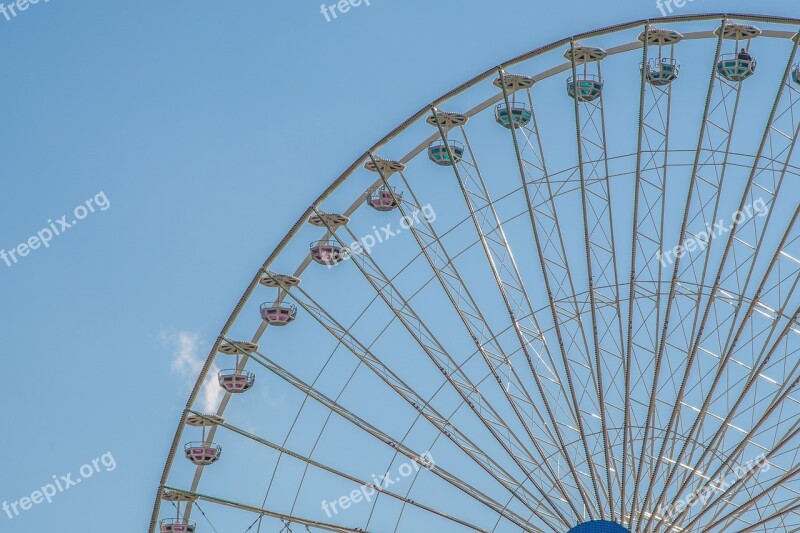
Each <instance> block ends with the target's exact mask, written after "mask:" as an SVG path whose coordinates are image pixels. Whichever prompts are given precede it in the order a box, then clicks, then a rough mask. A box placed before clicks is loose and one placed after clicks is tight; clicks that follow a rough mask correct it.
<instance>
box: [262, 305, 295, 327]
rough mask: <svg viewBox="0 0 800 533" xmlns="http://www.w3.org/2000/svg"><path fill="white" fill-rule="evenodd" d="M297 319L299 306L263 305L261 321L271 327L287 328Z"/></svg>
mask: <svg viewBox="0 0 800 533" xmlns="http://www.w3.org/2000/svg"><path fill="white" fill-rule="evenodd" d="M295 318H297V306H295V305H274V304H271V303H263V304H261V320H263V321H264V322H266V323H267V324H269V325H270V326H286V325H288V324H291V323H292V322H293V321H294V319H295Z"/></svg>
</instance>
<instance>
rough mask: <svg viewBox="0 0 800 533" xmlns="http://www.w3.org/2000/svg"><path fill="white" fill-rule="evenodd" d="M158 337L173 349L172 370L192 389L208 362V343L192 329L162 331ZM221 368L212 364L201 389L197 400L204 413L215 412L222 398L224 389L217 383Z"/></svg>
mask: <svg viewBox="0 0 800 533" xmlns="http://www.w3.org/2000/svg"><path fill="white" fill-rule="evenodd" d="M158 338H159V340H160V341H161V343H162V344H163V345H164V346H168V347H169V348H171V349H172V350H173V352H172V362H171V363H170V366H171V368H172V371H173V372H175V373H176V374H178V375H180V376H183V377H184V378H186V380H187V385H188V387H189V388H190V389H191V388H192V387H194V384H195V383H196V382H197V378H198V376H199V375H200V372H201V371H202V370H203V365H205V362H206V359H205V358H206V355H207V353H208V349H209V346H208V344H207V343H206V342H204V341H203V339H202V338H201V337H200V335H199V334H197V333H195V332H192V331H181V330H170V331H162V332H161V333H160V334H159V336H158ZM219 370H220V369H219V367H218V366H217V365H216V364H212V365H211V368H210V369H209V371H208V375H207V376H206V379H205V381H204V382H203V387H202V389H201V390H200V396H199V397H198V399H197V401H198V402H199V404H200V407H201V408H202V411H203V412H204V413H215V412H216V411H217V408H218V407H219V404H220V401H221V400H222V396H223V390H222V388H221V387H220V386H219V385H218V384H217V373H218V372H219Z"/></svg>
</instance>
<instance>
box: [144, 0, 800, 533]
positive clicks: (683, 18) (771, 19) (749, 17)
mask: <svg viewBox="0 0 800 533" xmlns="http://www.w3.org/2000/svg"><path fill="white" fill-rule="evenodd" d="M728 18H730V19H736V20H742V21H750V22H762V23H777V24H796V25H800V19H797V18H791V17H779V16H771V15H757V14H747V13H706V14H702V15H696V14H695V15H678V16H671V17H660V18H658V19H657V21H658V22H659V24H665V23H670V22H699V21H706V20H716V19H728ZM651 23H652V19H639V20H636V21H633V22H626V23H622V24H616V25H613V26H606V27H604V28H600V29H597V30H592V31H589V32H584V33H579V34H576V35H573V36H571V37H567V38H563V39H560V40H558V41H554V42H552V43H550V44H547V45H545V46H542V47H539V48H535V49H534V50H531V51H530V52H527V53H525V54H522V55H519V56H517V57H514V58H512V59H510V60H509V61H506V62H504V63H501V64H499V65H498V66H497V67H493V68H491V69H489V70H486V71H484V72H483V73H481V74H478V75H477V76H475V77H473V78H472V79H470V80H468V81H466V82H464V83H463V84H461V85H459V86H458V87H456V88H455V89H453V90H451V91H449V92H447V93H445V94H443V95H442V96H440V97H439V98H437V99H436V100H434V101H433V103H431V104H430V105H426V106H425V107H423V108H422V109H420V110H419V111H418V112H417V113H415V114H414V115H412V116H411V117H409V118H408V119H406V120H405V121H404V122H403V123H402V124H400V125H399V126H397V127H396V128H394V129H393V130H392V131H391V132H389V133H388V134H387V135H386V136H385V137H384V138H383V139H381V140H380V141H378V142H377V143H375V144H374V145H373V146H372V148H370V149H369V150H368V151H366V152H365V153H364V154H363V155H361V157H359V158H358V159H357V160H356V161H354V162H353V164H351V165H350V166H349V167H348V168H347V169H346V170H345V171H344V172H343V173H342V174H341V175H340V176H339V177H338V178H336V180H334V181H333V183H331V184H330V185H329V186H328V188H327V189H325V191H323V193H322V194H321V195H320V196H319V197H318V198H317V200H316V201H315V202H314V203H313V204H312V205H311V206H310V207H309V208H308V209H306V211H305V212H304V213H303V214H302V215H301V216H300V218H298V219H297V222H295V223H294V225H293V226H292V228H291V229H290V230H289V232H288V233H287V234H286V235H285V236H284V237H283V239H282V240H281V242H280V243H279V244H278V246H277V247H275V249H274V250H273V251H272V253H271V254H270V255H269V257H268V258H267V260H266V261H265V262H264V264H263V265H262V266H261V267H260V268H259V270H258V272H257V273H256V275H255V276H254V277H253V280H252V281H251V282H250V284H249V285H248V287H247V289H246V290H245V292H244V294H242V297H241V298H240V299H239V302H238V303H237V304H236V307H235V308H234V309H233V311H232V312H231V315H230V317H228V320H227V321H226V322H225V325H224V326H223V328H222V331H220V334H219V336H218V337H217V340H216V341H215V343H214V346H213V347H212V349H211V352H210V353H209V356H208V358H207V359H206V362H205V364H204V365H203V368H202V370H201V372H200V375H199V376H198V378H197V381H196V382H195V385H194V388H193V389H192V393H191V395H190V396H189V399H188V401H187V403H186V407H185V408H184V410H183V413H182V414H181V419H180V422H179V424H178V428H177V430H176V431H175V437H174V438H173V440H172V446H171V448H170V451H169V454H168V456H167V460H166V463H165V465H164V470H163V472H162V475H161V480H160V482H159V485H158V488H157V490H156V498H155V503H154V505H153V514H152V516H151V519H150V529H149V531H150V533H155V531H156V527H157V525H158V516H159V511H160V508H161V495H162V488H163V487H164V485H165V484H166V482H167V478H168V476H169V473H170V470H171V469H172V463H173V461H174V460H175V453H176V451H177V449H178V447H179V444H180V439H181V436H182V435H183V428H184V427H185V425H186V419H187V415H188V413H189V409H191V407H192V405H193V404H194V402H195V400H196V399H197V395H198V394H199V393H200V389H201V387H202V385H203V383H204V382H205V379H206V377H207V375H208V371H209V369H210V368H211V364H212V363H213V361H214V359H215V357H216V353H217V350H218V349H219V345H220V344H221V342H222V340H223V339H224V337H225V335H226V334H227V332H228V331H229V330H230V328H231V326H232V325H233V323H234V321H235V320H236V319H237V318H238V316H239V313H240V312H241V310H242V308H243V307H244V305H245V303H246V302H247V301H248V300H249V299H250V296H251V295H252V293H253V291H254V290H255V288H256V287H258V285H259V281H260V279H261V277H262V273H263V272H264V271H266V270H267V269H268V268H269V266H270V264H272V262H273V261H274V260H275V259H276V258H277V256H278V255H279V254H280V253H281V252H282V251H283V249H284V248H285V247H286V245H287V244H288V243H289V241H290V240H291V239H292V238H293V237H294V236H295V234H296V233H297V232H298V231H299V230H300V228H301V227H302V226H303V224H305V223H306V221H307V220H308V218H309V217H310V216H311V215H313V214H314V213H315V208H316V206H318V205H319V204H321V203H322V202H323V201H324V200H325V199H327V198H328V196H330V195H331V194H332V193H333V191H335V190H336V189H337V188H338V187H339V186H340V185H341V184H342V183H343V182H344V180H346V179H347V178H348V177H349V176H350V175H351V174H352V173H353V172H354V171H355V170H356V169H358V167H360V166H361V165H363V164H364V163H365V162H366V161H367V160H369V158H370V154H371V153H374V152H375V151H377V150H378V149H379V148H380V147H382V146H383V145H385V144H386V143H388V142H389V141H391V140H392V139H393V138H394V137H396V136H397V135H398V134H399V133H400V132H402V131H403V130H405V129H406V128H407V127H408V126H410V125H411V124H413V123H414V122H416V121H417V120H419V119H420V118H422V117H424V116H425V115H426V114H428V113H430V111H431V107H432V106H433V107H435V106H437V105H439V104H441V103H442V102H445V101H447V100H449V99H450V98H452V97H453V96H455V95H457V94H460V93H462V92H463V91H465V90H467V89H469V88H471V87H472V86H474V85H476V84H478V83H480V82H482V81H484V80H486V79H487V78H490V77H492V76H495V75H496V74H497V71H498V69H505V68H507V67H510V66H513V65H516V64H517V63H521V62H523V61H527V60H529V59H532V58H534V57H537V56H540V55H542V54H545V53H547V52H550V51H553V50H555V49H557V48H560V47H563V46H567V45H569V44H570V43H571V42H573V41H578V40H581V39H588V38H593V37H599V36H602V35H607V34H611V33H617V32H620V31H625V30H629V29H633V28H636V27H638V26H644V25H645V24H651Z"/></svg>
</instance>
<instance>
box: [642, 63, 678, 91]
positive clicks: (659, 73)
mask: <svg viewBox="0 0 800 533" xmlns="http://www.w3.org/2000/svg"><path fill="white" fill-rule="evenodd" d="M642 70H643V71H645V72H644V75H645V77H646V79H647V83H649V84H650V85H654V86H656V87H664V86H666V85H669V84H670V83H672V82H673V81H675V80H677V79H678V76H679V75H680V72H681V64H680V62H678V60H677V59H673V58H669V57H662V58H661V59H657V58H653V59H650V60H649V61H648V62H647V66H646V67H645V66H644V65H642Z"/></svg>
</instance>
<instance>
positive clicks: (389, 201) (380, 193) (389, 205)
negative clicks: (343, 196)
mask: <svg viewBox="0 0 800 533" xmlns="http://www.w3.org/2000/svg"><path fill="white" fill-rule="evenodd" d="M402 201H403V191H401V190H400V189H397V188H396V187H391V188H389V187H387V186H386V185H381V186H380V187H378V188H377V189H370V190H368V191H367V205H368V206H370V207H371V208H372V209H374V210H376V211H382V212H386V211H392V210H394V209H397V207H398V206H399V205H400V203H401V202H402Z"/></svg>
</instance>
